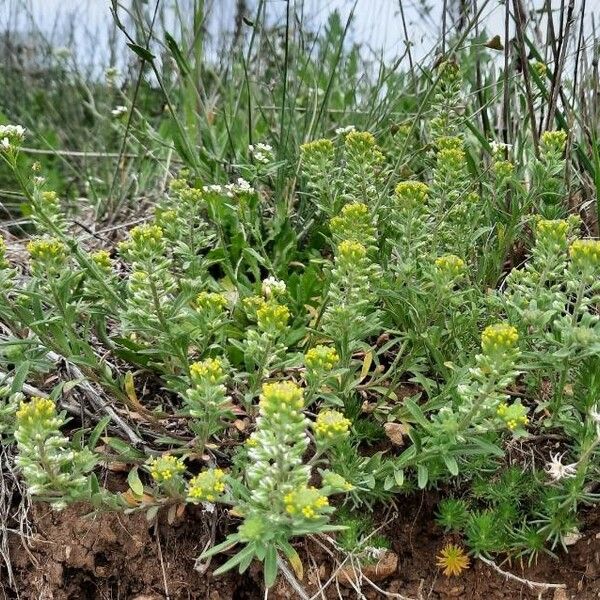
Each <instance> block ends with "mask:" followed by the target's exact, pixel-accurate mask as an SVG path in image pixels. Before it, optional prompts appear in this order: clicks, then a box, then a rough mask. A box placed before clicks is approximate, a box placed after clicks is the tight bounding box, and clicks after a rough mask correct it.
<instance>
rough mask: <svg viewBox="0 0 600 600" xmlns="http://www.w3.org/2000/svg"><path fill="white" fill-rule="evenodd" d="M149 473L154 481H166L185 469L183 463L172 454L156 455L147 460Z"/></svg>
mask: <svg viewBox="0 0 600 600" xmlns="http://www.w3.org/2000/svg"><path fill="white" fill-rule="evenodd" d="M148 467H149V468H150V475H151V476H152V479H154V481H156V483H166V482H168V481H171V480H172V479H173V477H176V476H177V475H181V473H183V472H184V471H185V463H184V462H183V460H182V459H181V458H178V457H177V456H173V455H172V454H165V455H164V456H157V457H154V458H151V459H150V460H149V461H148Z"/></svg>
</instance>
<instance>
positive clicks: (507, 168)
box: [493, 160, 515, 179]
mask: <svg viewBox="0 0 600 600" xmlns="http://www.w3.org/2000/svg"><path fill="white" fill-rule="evenodd" d="M493 169H494V173H496V176H497V177H498V178H499V179H506V178H507V177H510V176H511V175H512V174H513V173H514V171H515V165H514V164H513V163H511V162H510V160H497V161H494V165H493Z"/></svg>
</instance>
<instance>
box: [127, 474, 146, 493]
mask: <svg viewBox="0 0 600 600" xmlns="http://www.w3.org/2000/svg"><path fill="white" fill-rule="evenodd" d="M127 483H128V484H129V487H130V488H131V491H132V492H133V493H134V494H135V495H136V496H143V495H144V484H143V483H142V482H141V480H140V476H139V474H138V468H137V467H134V468H133V469H131V471H129V475H127Z"/></svg>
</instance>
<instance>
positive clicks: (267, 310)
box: [256, 302, 290, 332]
mask: <svg viewBox="0 0 600 600" xmlns="http://www.w3.org/2000/svg"><path fill="white" fill-rule="evenodd" d="M289 318H290V310H289V308H288V307H287V306H284V305H283V304H275V303H273V302H263V304H262V306H261V307H260V308H259V309H258V310H257V311H256V319H257V321H258V327H259V329H261V330H262V331H271V332H272V331H275V332H282V331H283V330H284V329H285V328H286V326H287V323H288V320H289Z"/></svg>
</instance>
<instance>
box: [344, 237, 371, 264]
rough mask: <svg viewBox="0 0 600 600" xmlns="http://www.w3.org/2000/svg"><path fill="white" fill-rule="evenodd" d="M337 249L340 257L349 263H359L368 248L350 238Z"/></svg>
mask: <svg viewBox="0 0 600 600" xmlns="http://www.w3.org/2000/svg"><path fill="white" fill-rule="evenodd" d="M337 250H338V256H339V257H340V259H341V260H343V261H346V262H349V263H357V262H359V261H360V260H362V259H363V258H364V257H365V256H366V255H367V249H366V248H365V247H364V246H363V245H362V244H361V243H359V242H352V241H349V240H344V241H343V242H341V243H340V244H338V247H337Z"/></svg>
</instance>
